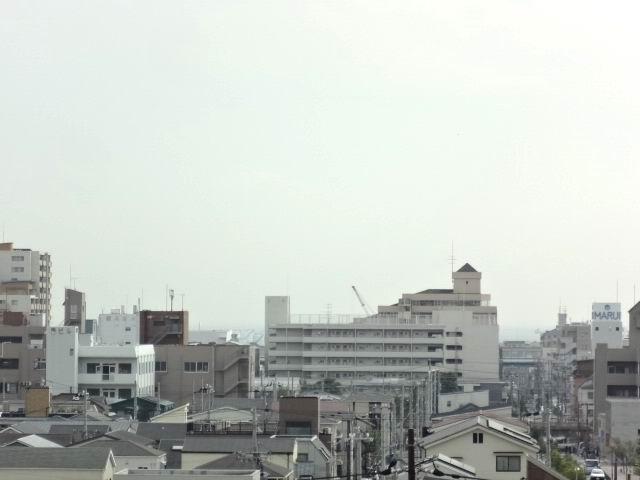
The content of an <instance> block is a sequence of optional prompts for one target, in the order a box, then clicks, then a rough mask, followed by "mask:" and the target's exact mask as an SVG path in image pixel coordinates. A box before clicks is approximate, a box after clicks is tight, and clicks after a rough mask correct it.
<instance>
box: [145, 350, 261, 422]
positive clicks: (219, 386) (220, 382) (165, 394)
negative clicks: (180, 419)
mask: <svg viewBox="0 0 640 480" xmlns="http://www.w3.org/2000/svg"><path fill="white" fill-rule="evenodd" d="M154 348H155V372H156V381H157V384H158V391H157V392H156V393H157V394H158V395H159V396H160V397H162V398H165V399H167V400H171V401H172V402H174V403H176V404H177V405H182V404H185V403H191V404H192V405H193V408H195V409H201V410H202V409H206V406H207V402H213V398H215V397H235V398H252V397H253V393H254V389H255V384H254V381H255V376H254V369H255V366H254V361H255V348H256V347H254V346H251V345H237V344H223V345H155V346H154ZM209 393H211V395H210V396H209ZM203 395H204V396H203ZM204 397H207V398H205V399H204V400H203V398H204Z"/></svg>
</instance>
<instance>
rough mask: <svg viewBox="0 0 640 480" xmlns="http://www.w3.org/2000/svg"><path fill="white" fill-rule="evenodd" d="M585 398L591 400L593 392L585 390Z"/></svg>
mask: <svg viewBox="0 0 640 480" xmlns="http://www.w3.org/2000/svg"><path fill="white" fill-rule="evenodd" d="M587 398H588V399H589V400H593V392H587Z"/></svg>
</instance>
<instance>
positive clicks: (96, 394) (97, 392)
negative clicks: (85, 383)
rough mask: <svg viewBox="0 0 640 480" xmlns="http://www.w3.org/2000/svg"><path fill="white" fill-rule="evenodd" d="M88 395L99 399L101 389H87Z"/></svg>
mask: <svg viewBox="0 0 640 480" xmlns="http://www.w3.org/2000/svg"><path fill="white" fill-rule="evenodd" d="M87 394H88V395H89V396H90V397H99V396H100V389H99V388H87Z"/></svg>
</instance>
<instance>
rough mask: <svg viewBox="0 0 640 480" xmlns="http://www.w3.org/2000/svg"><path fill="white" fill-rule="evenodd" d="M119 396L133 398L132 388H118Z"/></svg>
mask: <svg viewBox="0 0 640 480" xmlns="http://www.w3.org/2000/svg"><path fill="white" fill-rule="evenodd" d="M118 397H119V398H131V389H130V388H121V389H119V390H118Z"/></svg>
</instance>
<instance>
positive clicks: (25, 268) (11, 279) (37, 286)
mask: <svg viewBox="0 0 640 480" xmlns="http://www.w3.org/2000/svg"><path fill="white" fill-rule="evenodd" d="M3 311H9V312H21V313H23V314H24V315H26V316H32V317H36V316H39V317H40V318H41V319H42V322H44V323H45V324H46V325H48V324H49V323H50V321H51V256H50V255H49V254H48V253H40V252H37V251H34V250H29V249H25V248H14V247H13V243H10V242H9V243H0V312H3ZM33 322H35V320H32V323H33Z"/></svg>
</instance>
